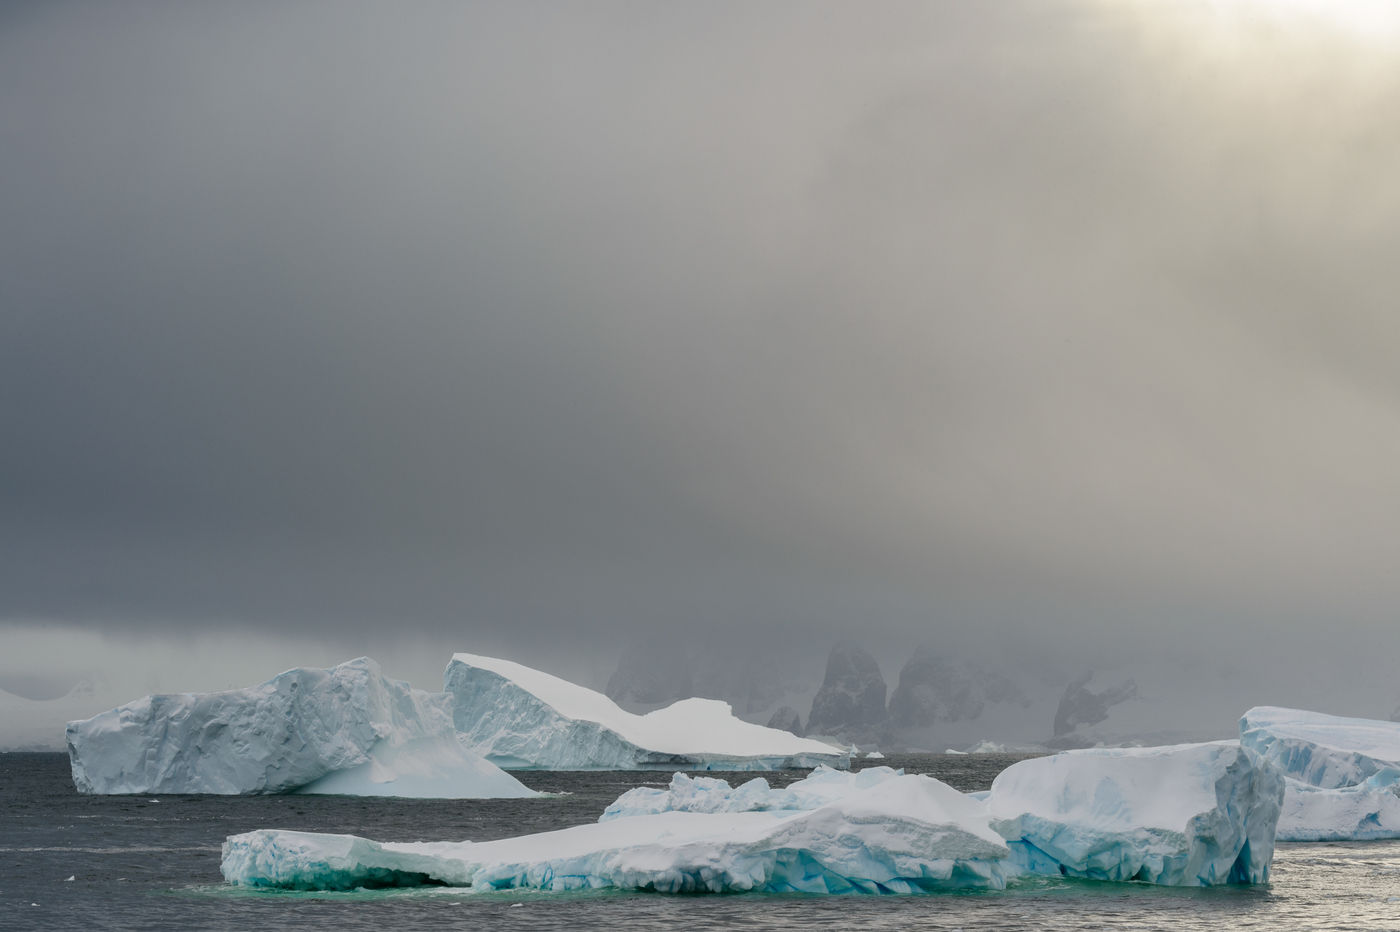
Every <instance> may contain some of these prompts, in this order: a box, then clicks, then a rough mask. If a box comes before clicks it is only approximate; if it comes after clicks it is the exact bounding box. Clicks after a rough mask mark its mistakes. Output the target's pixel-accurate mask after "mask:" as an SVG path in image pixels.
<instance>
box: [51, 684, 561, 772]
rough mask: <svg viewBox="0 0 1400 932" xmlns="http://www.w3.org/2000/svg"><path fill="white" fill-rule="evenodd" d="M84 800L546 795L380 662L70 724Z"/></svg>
mask: <svg viewBox="0 0 1400 932" xmlns="http://www.w3.org/2000/svg"><path fill="white" fill-rule="evenodd" d="M68 753H69V758H70V761H71V764H72V768H73V783H74V785H75V786H77V788H78V790H79V792H83V793H219V794H226V795H227V794H251V793H283V792H291V791H298V792H309V793H340V794H346V795H373V796H420V797H457V798H465V797H523V796H534V795H536V794H535V792H534V791H533V790H530V789H529V788H527V787H526V786H525V785H524V784H522V783H520V781H518V780H516V779H515V778H514V777H512V776H511V775H510V774H508V773H506V772H505V771H503V770H501V769H500V768H499V767H496V766H495V765H494V764H491V763H489V762H487V761H486V760H484V759H482V758H481V757H480V756H479V755H477V754H475V753H473V752H471V751H469V750H468V749H466V748H464V747H463V746H462V745H461V743H460V741H459V740H458V738H457V735H456V732H455V731H454V730H453V728H452V717H451V713H450V711H449V709H448V704H447V697H446V696H444V695H442V694H441V693H427V692H424V691H422V690H418V689H413V688H412V687H411V686H409V685H408V684H407V683H404V682H400V681H398V680H391V679H389V678H387V677H385V676H384V675H383V674H382V673H381V672H380V670H379V665H378V664H377V663H375V662H374V661H373V660H370V659H369V658H368V657H361V658H359V659H358V660H351V661H348V662H347V663H342V664H340V665H339V666H335V667H332V668H330V669H328V670H318V669H308V668H297V669H294V670H288V671H287V672H285V673H282V674H280V675H278V676H275V677H273V678H272V679H270V680H268V681H267V682H266V683H263V684H261V685H259V686H251V687H248V688H246V689H231V690H225V691H223V692H213V693H182V694H178V695H158V696H147V697H145V698H144V699H138V700H136V701H135V702H129V703H127V704H126V705H123V706H118V707H117V708H115V709H111V710H110V711H107V712H103V713H102V714H100V715H97V716H94V717H93V718H90V719H87V720H86V721H80V722H70V723H69V724H68Z"/></svg>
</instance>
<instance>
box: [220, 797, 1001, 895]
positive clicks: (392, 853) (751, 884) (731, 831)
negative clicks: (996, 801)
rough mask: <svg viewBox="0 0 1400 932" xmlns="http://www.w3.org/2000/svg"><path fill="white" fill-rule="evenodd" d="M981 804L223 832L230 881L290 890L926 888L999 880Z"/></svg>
mask: <svg viewBox="0 0 1400 932" xmlns="http://www.w3.org/2000/svg"><path fill="white" fill-rule="evenodd" d="M1008 855H1009V851H1008V849H1007V847H1006V845H1005V844H1004V843H1003V842H1002V840H1001V838H1000V837H999V836H997V834H996V833H995V832H993V831H991V829H990V828H989V827H988V825H987V819H986V815H985V813H984V812H983V808H982V805H981V804H980V803H978V802H977V801H976V800H972V799H969V798H968V797H966V796H964V795H963V794H961V793H959V792H958V791H957V790H954V789H953V788H952V787H949V786H947V785H945V784H943V783H940V782H938V781H937V780H934V779H932V778H930V777H923V776H897V775H896V776H893V777H891V778H889V779H884V780H880V781H878V782H877V784H876V785H873V786H872V787H868V788H865V789H863V790H858V791H855V792H850V793H847V794H845V795H843V796H841V797H840V798H838V799H835V800H832V801H831V802H828V803H826V804H824V805H821V806H818V807H817V808H814V809H807V810H798V811H793V810H780V811H745V812H725V813H704V812H686V811H666V812H655V813H649V814H643V815H634V816H630V817H625V818H613V819H609V820H606V821H602V822H597V823H593V824H591V825H580V826H576V827H573V828H566V829H562V830H559V831H554V832H543V833H540V834H536V835H525V836H521V837H518V838H506V839H501V840H499V841H487V842H479V843H472V842H461V843H451V842H418V843H391V842H375V841H369V840H367V839H364V838H357V837H355V836H352V835H313V834H307V833H303V832H286V831H275V830H263V831H256V832H249V833H247V834H244V835H235V836H232V837H230V838H229V839H227V840H226V841H225V842H224V849H223V863H222V870H223V874H224V877H225V879H226V880H228V881H229V882H231V883H236V884H242V885H247V886H256V887H280V888H287V889H296V890H344V889H354V888H356V887H373V886H401V885H413V884H428V883H436V884H448V885H453V886H469V887H474V888H477V889H488V890H490V889H509V888H534V889H540V890H576V889H589V888H599V887H617V888H622V889H633V890H655V891H660V892H667V893H696V892H713V893H721V892H738V891H762V892H769V893H790V892H800V893H902V894H908V893H922V892H931V891H936V890H945V889H968V888H974V889H975V888H992V889H1000V888H1002V887H1004V886H1005V885H1006V880H1007V877H1008V875H1009V874H1014V873H1015V868H1014V867H1011V866H1010V865H1009V863H1008Z"/></svg>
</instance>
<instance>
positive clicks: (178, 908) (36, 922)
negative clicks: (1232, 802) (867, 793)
mask: <svg viewBox="0 0 1400 932" xmlns="http://www.w3.org/2000/svg"><path fill="white" fill-rule="evenodd" d="M1017 759H1019V758H1017V757H1015V756H1011V755H1002V754H982V755H968V756H947V755H940V754H931V755H918V756H911V757H891V758H890V759H889V760H886V761H879V762H878V763H882V764H889V765H891V766H895V767H903V768H905V770H906V771H908V772H911V773H928V774H931V775H933V776H936V777H938V778H939V779H941V780H943V781H945V782H947V783H950V784H952V785H953V786H955V787H957V788H959V789H962V790H976V789H986V788H987V787H988V786H989V785H990V784H991V781H992V778H993V777H994V776H995V775H996V774H997V773H999V772H1000V771H1001V769H1002V768H1004V767H1005V766H1007V765H1008V764H1010V763H1011V762H1012V761H1014V760H1017ZM870 763H876V762H870ZM712 775H713V776H722V777H726V778H728V779H730V781H731V783H733V782H735V781H736V780H737V781H743V780H745V779H748V778H750V777H752V776H753V774H712ZM803 775H804V774H802V773H799V772H790V773H777V774H764V775H763V776H765V777H767V778H768V779H769V781H770V782H772V783H774V784H775V785H785V784H786V783H789V782H791V781H792V780H795V779H798V778H800V777H802V776H803ZM518 776H520V778H521V779H522V780H524V781H525V782H526V783H528V784H529V785H531V786H533V787H534V788H536V789H540V790H546V791H549V792H554V793H566V794H568V795H564V796H560V797H556V798H546V799H534V800H448V801H444V800H411V799H367V798H358V797H336V796H260V797H226V796H160V797H134V796H80V795H79V794H78V793H77V792H76V791H75V790H74V789H73V784H72V781H71V779H70V776H69V771H68V758H67V756H66V755H63V754H23V753H11V754H0V929H171V930H175V929H181V930H183V929H222V928H236V929H242V928H262V929H309V928H331V927H334V928H337V929H342V930H346V932H351V930H372V932H384V930H388V929H393V930H399V929H438V928H443V929H608V930H628V929H656V928H663V927H664V928H676V929H731V928H735V929H741V928H747V929H761V928H762V929H803V930H806V929H848V928H856V929H871V930H883V929H939V930H953V929H968V930H971V929H1069V930H1089V929H1163V930H1168V929H1170V930H1219V929H1269V930H1289V929H1327V930H1343V929H1397V930H1400V842H1382V843H1364V844H1363V843H1357V844H1309V845H1281V846H1280V847H1279V852H1278V855H1277V856H1276V858H1275V860H1274V879H1273V883H1271V884H1269V885H1268V886H1266V887H1252V888H1246V887H1234V888H1212V889H1204V890H1202V889H1193V890H1177V889H1168V888H1161V887H1152V886H1148V885H1145V884H1103V883H1091V882H1084V881H1072V880H1063V879H1059V878H1056V879H1037V880H1032V881H1028V882H1023V883H1020V884H1017V885H1015V886H1014V887H1013V888H1012V889H1010V890H1007V891H1005V892H1001V893H968V894H944V895H936V896H920V897H859V896H844V897H802V896H765V895H757V894H745V895H737V896H735V895H730V896H713V895H710V896H666V895H663V894H642V893H615V892H606V893H586V894H552V893H522V892H520V891H513V892H503V893H480V894H477V893H471V892H470V891H467V890H460V889H449V888H442V887H433V888H423V889H410V890H390V891H373V892H368V891H366V892H356V893H333V894H327V893H315V894H311V893H285V892H268V891H247V890H242V889H239V888H234V887H229V886H226V885H225V884H224V883H223V881H222V878H221V876H220V874H219V851H220V845H221V844H222V842H223V840H224V837H225V836H227V835H233V834H236V833H239V832H246V831H250V830H252V829H256V828H287V829H300V830H305V831H320V832H350V833H353V834H357V835H364V836H367V837H370V838H374V839H377V840H381V841H432V840H452V841H461V840H463V839H475V840H485V839H490V838H500V837H504V836H508V835H516V834H520V833H524V832H536V831H545V830H548V829H553V828H563V827H565V826H568V825H576V824H579V823H583V822H592V821H594V820H596V819H597V817H598V815H599V813H601V812H602V810H603V808H604V807H605V806H606V805H607V804H608V803H610V802H612V800H614V799H615V798H617V796H618V795H620V794H621V793H622V792H624V791H625V790H627V789H630V788H631V787H634V786H641V785H645V784H650V785H661V784H664V783H665V782H666V781H667V780H668V779H669V774H666V773H656V772H641V773H637V772H603V773H572V772H564V773H522V774H518ZM70 878H71V879H70Z"/></svg>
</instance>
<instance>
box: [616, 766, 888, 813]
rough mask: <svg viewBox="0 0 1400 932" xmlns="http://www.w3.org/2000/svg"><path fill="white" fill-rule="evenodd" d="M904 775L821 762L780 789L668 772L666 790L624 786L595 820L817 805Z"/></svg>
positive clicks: (762, 783)
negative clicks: (802, 776) (733, 784)
mask: <svg viewBox="0 0 1400 932" xmlns="http://www.w3.org/2000/svg"><path fill="white" fill-rule="evenodd" d="M903 775H904V771H903V770H893V769H891V768H889V767H867V768H866V769H865V770H858V771H854V772H850V771H844V770H833V769H832V768H830V767H827V766H825V765H823V766H820V767H818V768H817V769H816V770H814V771H813V772H812V774H811V775H810V776H808V777H807V778H806V779H803V780H797V781H795V782H793V783H791V784H789V785H788V786H787V787H786V788H784V789H774V788H772V787H770V786H769V785H768V781H767V780H765V779H763V778H762V777H754V778H753V779H752V780H750V781H748V782H747V783H742V784H740V785H739V786H737V787H733V788H731V787H730V785H729V783H728V782H726V781H724V780H720V779H718V778H716V777H691V776H688V775H686V774H683V773H678V774H675V775H674V776H672V777H671V785H670V786H668V787H667V788H666V789H664V790H663V789H656V788H653V787H646V786H639V787H637V788H636V789H633V790H628V791H627V792H626V793H623V794H622V795H621V796H619V797H618V798H617V800H616V801H614V802H613V803H612V805H610V806H608V808H607V809H606V810H604V812H603V814H602V815H601V816H599V818H598V821H600V822H605V821H607V820H608V819H617V818H622V817H625V816H637V815H652V814H654V813H658V812H772V811H781V810H789V811H803V810H810V809H816V808H818V807H820V806H824V805H826V804H827V803H830V802H833V801H835V800H838V799H842V798H844V797H846V796H850V795H852V794H855V793H859V792H863V791H864V790H868V789H870V788H871V787H872V786H876V785H878V784H880V783H884V782H885V781H886V780H891V779H894V778H897V777H901V776H903Z"/></svg>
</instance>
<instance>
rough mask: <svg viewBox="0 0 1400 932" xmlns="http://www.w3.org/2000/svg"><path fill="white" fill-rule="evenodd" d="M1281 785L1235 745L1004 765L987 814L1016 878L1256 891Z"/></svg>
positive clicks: (1105, 752) (1121, 751) (1264, 876)
mask: <svg viewBox="0 0 1400 932" xmlns="http://www.w3.org/2000/svg"><path fill="white" fill-rule="evenodd" d="M1282 801H1283V777H1282V776H1281V775H1280V774H1279V773H1278V771H1277V770H1275V769H1274V768H1273V767H1271V766H1269V765H1268V764H1266V763H1264V762H1262V761H1261V760H1260V758H1259V757H1258V755H1256V754H1255V753H1254V752H1253V751H1251V750H1249V749H1248V748H1243V747H1241V746H1240V745H1239V744H1238V743H1235V742H1216V743H1211V744H1185V745H1175V746H1170V747H1160V748H1102V749H1100V748H1095V749H1089V750H1082V751H1067V752H1064V753H1061V754H1056V755H1054V756H1052V757H1041V758H1035V759H1032V760H1026V761H1021V762H1019V763H1016V764H1012V765H1011V766H1010V767H1008V768H1007V769H1006V770H1004V771H1002V773H1001V774H1000V775H998V776H997V778H996V780H994V781H993V782H992V789H991V792H990V793H989V794H988V796H987V812H988V814H989V815H990V817H991V820H992V822H991V824H992V827H993V828H995V829H996V830H997V831H998V832H999V833H1000V834H1001V835H1002V837H1003V838H1005V839H1007V841H1008V844H1009V845H1010V848H1011V851H1012V854H1013V857H1014V858H1015V859H1016V861H1017V863H1018V864H1019V865H1020V866H1021V867H1023V868H1024V869H1026V870H1028V871H1031V872H1034V873H1041V874H1063V875H1066V876H1070V877H1086V878H1092V879H1096V880H1143V881H1148V882H1150V883H1158V884H1169V885H1173V886H1209V885H1212V884H1220V883H1264V882H1266V881H1267V880H1268V877H1269V865H1270V863H1271V862H1272V860H1273V848H1274V830H1275V826H1276V824H1277V822H1278V817H1279V807H1280V805H1281V803H1282Z"/></svg>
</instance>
